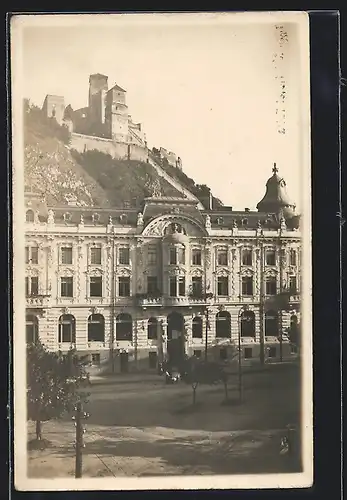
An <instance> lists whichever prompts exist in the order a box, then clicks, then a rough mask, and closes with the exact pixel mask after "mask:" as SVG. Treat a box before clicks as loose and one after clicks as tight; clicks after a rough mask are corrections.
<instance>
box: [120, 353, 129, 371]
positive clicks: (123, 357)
mask: <svg viewBox="0 0 347 500" xmlns="http://www.w3.org/2000/svg"><path fill="white" fill-rule="evenodd" d="M128 370H129V355H128V353H127V352H121V353H120V371H121V373H128Z"/></svg>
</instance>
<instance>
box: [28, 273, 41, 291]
mask: <svg viewBox="0 0 347 500" xmlns="http://www.w3.org/2000/svg"><path fill="white" fill-rule="evenodd" d="M30 281H31V283H30V285H31V290H30V295H38V294H39V278H38V276H32V278H31V280H30Z"/></svg>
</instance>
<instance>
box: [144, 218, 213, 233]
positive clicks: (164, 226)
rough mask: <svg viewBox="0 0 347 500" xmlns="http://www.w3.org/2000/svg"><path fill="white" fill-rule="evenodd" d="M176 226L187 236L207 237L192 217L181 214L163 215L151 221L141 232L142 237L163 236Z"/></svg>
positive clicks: (202, 228)
mask: <svg viewBox="0 0 347 500" xmlns="http://www.w3.org/2000/svg"><path fill="white" fill-rule="evenodd" d="M175 224H176V226H177V228H180V229H181V230H182V232H183V233H184V234H186V235H187V236H207V232H206V229H205V228H204V227H203V226H202V225H201V224H200V222H198V221H196V220H195V219H193V218H192V217H188V216H186V215H182V214H165V215H162V216H160V217H157V218H156V219H154V220H152V221H151V222H150V223H149V224H147V226H146V227H145V228H144V230H143V231H142V235H143V236H164V235H165V234H166V231H167V230H168V228H173V227H174V225H175Z"/></svg>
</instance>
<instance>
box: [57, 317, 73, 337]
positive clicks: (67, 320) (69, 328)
mask: <svg viewBox="0 0 347 500" xmlns="http://www.w3.org/2000/svg"><path fill="white" fill-rule="evenodd" d="M58 328H59V335H58V342H59V344H61V343H63V342H69V343H70V344H74V343H75V342H76V320H75V318H74V316H72V314H63V315H62V316H60V318H59V326H58Z"/></svg>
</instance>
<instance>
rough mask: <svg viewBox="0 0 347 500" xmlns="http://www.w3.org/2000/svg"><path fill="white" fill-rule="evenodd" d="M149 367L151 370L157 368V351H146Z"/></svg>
mask: <svg viewBox="0 0 347 500" xmlns="http://www.w3.org/2000/svg"><path fill="white" fill-rule="evenodd" d="M148 360H149V367H150V368H152V369H153V370H154V369H155V368H157V353H156V352H149V353H148Z"/></svg>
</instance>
